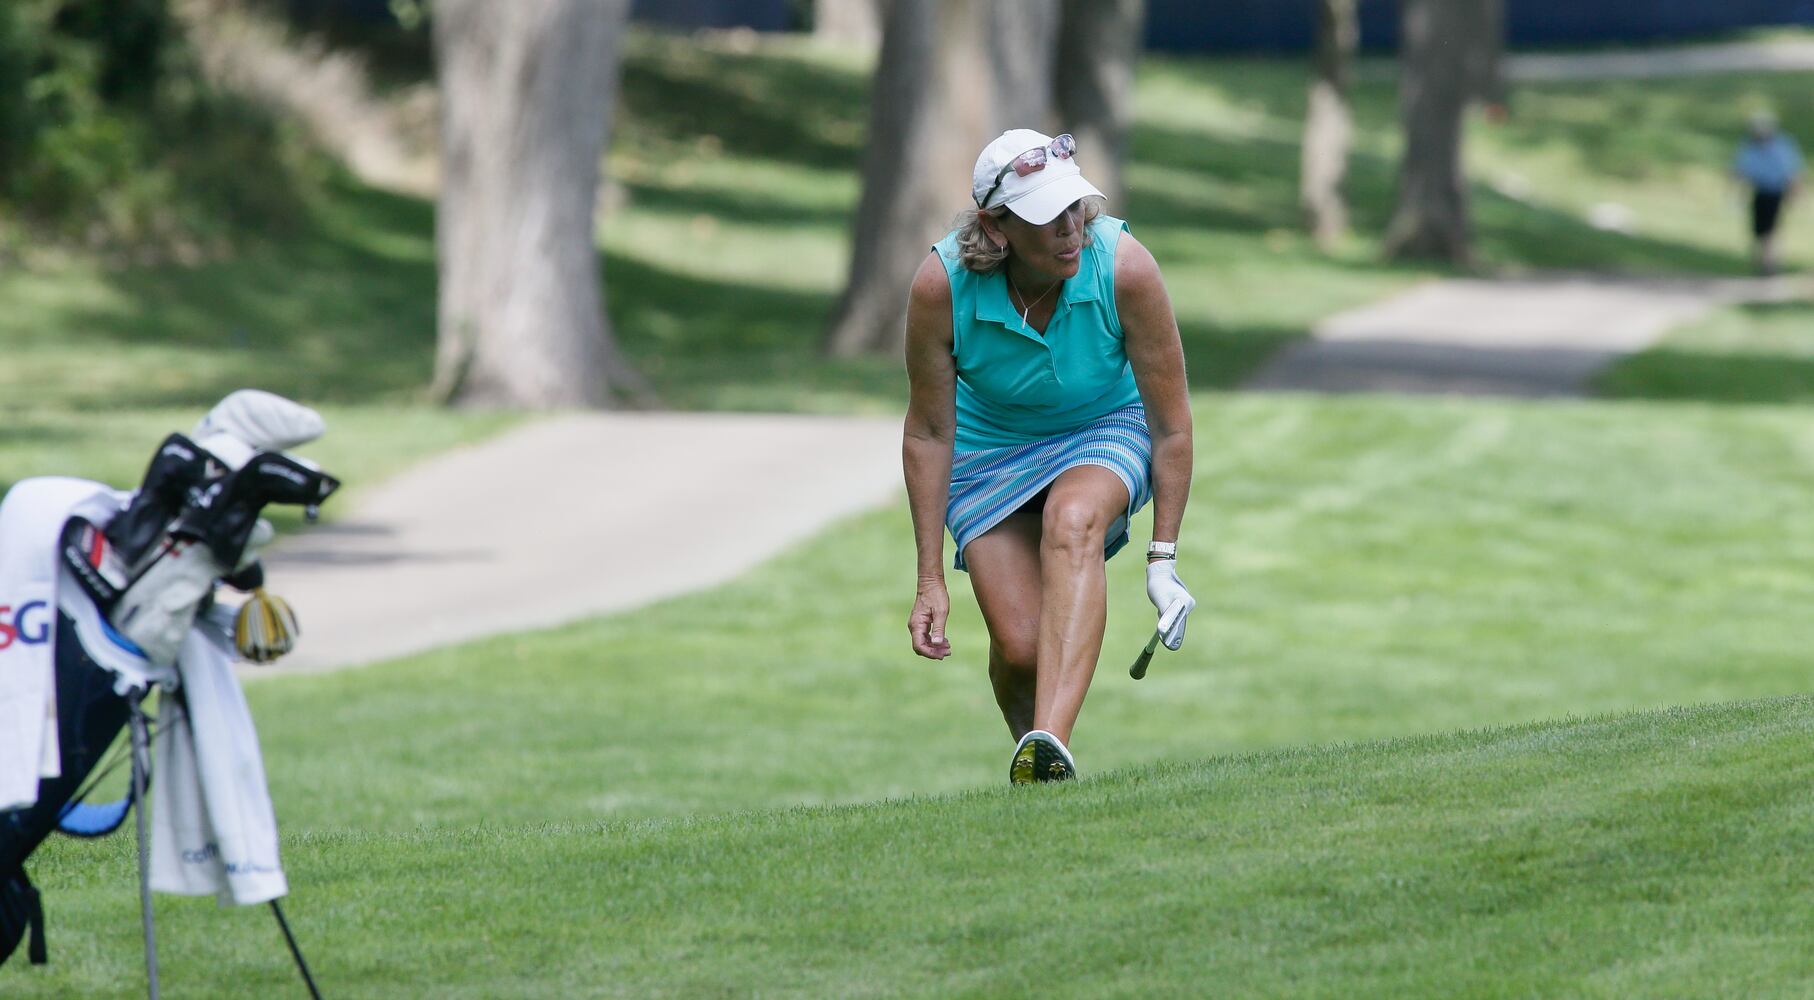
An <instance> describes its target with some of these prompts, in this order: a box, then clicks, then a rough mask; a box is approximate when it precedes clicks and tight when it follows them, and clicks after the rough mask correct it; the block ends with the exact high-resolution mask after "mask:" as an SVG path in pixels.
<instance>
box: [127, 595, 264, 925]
mask: <svg viewBox="0 0 1814 1000" xmlns="http://www.w3.org/2000/svg"><path fill="white" fill-rule="evenodd" d="M217 611H224V609H217ZM219 625H220V618H219V617H218V616H213V615H211V616H208V617H206V618H204V619H203V620H201V621H199V622H198V623H197V625H196V627H195V628H194V629H192V630H191V631H190V633H189V637H188V638H187V639H185V640H184V641H183V648H182V651H181V652H180V653H179V654H178V657H177V670H178V672H179V673H181V674H182V698H180V699H178V698H174V697H169V696H166V697H164V698H163V699H161V700H160V704H159V709H158V716H159V718H158V733H157V752H156V757H157V780H156V781H154V782H153V783H152V786H151V801H152V804H153V808H152V811H151V820H152V828H151V887H152V888H153V889H156V890H157V891H159V892H169V893H176V894H178V895H184V896H207V895H212V896H215V897H216V898H218V899H219V900H220V903H221V905H222V906H226V905H229V904H237V905H242V906H243V905H246V904H250V903H262V902H265V901H266V900H270V899H276V898H278V897H280V896H283V895H285V894H286V893H288V892H289V886H288V883H287V882H286V880H285V879H284V874H283V866H282V864H280V863H279V861H278V856H277V815H276V812H275V810H273V809H272V807H271V793H270V791H269V789H268V788H267V787H266V785H265V767H264V759H263V757H262V755H261V754H260V753H259V749H258V732H257V731H256V730H255V729H254V728H253V726H252V713H251V710H250V709H249V708H248V707H247V706H246V698H245V694H244V692H242V691H241V690H240V686H239V678H237V677H235V676H234V675H233V665H232V653H231V650H232V648H233V647H232V640H231V639H230V638H228V636H227V635H226V634H225V633H224V632H223V631H221V630H220V628H219ZM185 705H186V707H187V711H185V710H184V708H185Z"/></svg>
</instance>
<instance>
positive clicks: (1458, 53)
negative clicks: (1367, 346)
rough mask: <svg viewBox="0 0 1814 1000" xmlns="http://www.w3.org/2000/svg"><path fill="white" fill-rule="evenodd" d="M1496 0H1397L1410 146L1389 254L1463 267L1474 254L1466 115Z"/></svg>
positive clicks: (1403, 112) (1402, 112)
mask: <svg viewBox="0 0 1814 1000" xmlns="http://www.w3.org/2000/svg"><path fill="white" fill-rule="evenodd" d="M1488 2H1492V0H1400V4H1399V10H1400V22H1401V29H1400V43H1399V44H1400V49H1399V66H1400V68H1399V118H1400V121H1401V122H1402V123H1403V126H1404V133H1405V149H1404V156H1403V159H1402V160H1401V161H1400V162H1399V171H1398V204H1397V207H1396V208H1395V209H1394V211H1393V213H1392V221H1391V222H1390V223H1389V224H1388V225H1387V227H1386V241H1385V249H1386V254H1387V256H1389V257H1392V258H1420V259H1429V260H1441V261H1448V262H1450V263H1455V264H1466V263H1468V262H1469V261H1470V260H1471V259H1472V238H1473V236H1472V226H1471V223H1470V221H1469V218H1468V199H1467V189H1466V187H1465V183H1466V180H1465V178H1464V177H1463V175H1462V166H1461V132H1462V118H1463V115H1464V114H1465V112H1466V111H1467V107H1468V103H1469V101H1470V100H1471V99H1472V98H1474V97H1475V96H1477V95H1478V93H1479V88H1480V87H1481V85H1482V81H1483V79H1484V76H1483V75H1482V72H1481V70H1480V68H1479V67H1480V65H1481V59H1482V55H1481V54H1482V53H1483V52H1488V51H1493V50H1496V49H1497V47H1498V44H1499V43H1498V39H1497V38H1496V37H1491V36H1490V35H1489V25H1490V24H1492V23H1494V19H1492V18H1489V17H1488V16H1487V12H1486V9H1485V7H1484V6H1483V5H1484V4H1485V3H1488Z"/></svg>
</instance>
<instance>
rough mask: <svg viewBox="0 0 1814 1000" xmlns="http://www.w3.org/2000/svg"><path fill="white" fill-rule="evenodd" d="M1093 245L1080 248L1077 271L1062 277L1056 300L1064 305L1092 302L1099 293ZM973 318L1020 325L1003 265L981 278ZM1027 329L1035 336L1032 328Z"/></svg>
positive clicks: (1018, 311) (1097, 298) (1003, 324)
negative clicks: (1061, 284) (1062, 288)
mask: <svg viewBox="0 0 1814 1000" xmlns="http://www.w3.org/2000/svg"><path fill="white" fill-rule="evenodd" d="M1094 249H1095V248H1094V246H1093V245H1092V246H1086V247H1084V248H1083V253H1082V254H1080V255H1079V260H1078V267H1077V273H1076V274H1074V275H1072V276H1071V277H1070V278H1068V279H1066V280H1065V284H1064V292H1063V293H1062V294H1061V295H1060V296H1059V301H1060V302H1063V303H1064V304H1065V305H1076V304H1078V303H1080V302H1095V301H1098V300H1099V299H1100V298H1101V297H1102V293H1101V285H1102V283H1101V282H1100V281H1098V280H1097V275H1096V271H1097V260H1096V258H1097V255H1096V254H1095V253H1094V252H1093V251H1094ZM976 318H977V319H979V320H985V321H987V322H990V323H1000V324H1001V325H1002V326H1005V327H1007V328H1008V329H1010V330H1019V329H1020V327H1021V320H1020V310H1019V309H1016V308H1015V307H1014V302H1013V300H1011V299H1009V298H1008V273H1007V270H1006V269H1005V268H1004V269H1003V270H1000V271H997V272H995V273H994V274H991V275H987V276H986V278H985V280H984V281H983V282H982V288H981V289H980V290H979V293H978V294H977V296H976ZM1028 333H1030V334H1032V335H1033V336H1038V334H1037V333H1036V332H1034V331H1032V330H1029V331H1028Z"/></svg>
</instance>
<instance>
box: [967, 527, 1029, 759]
mask: <svg viewBox="0 0 1814 1000" xmlns="http://www.w3.org/2000/svg"><path fill="white" fill-rule="evenodd" d="M1039 502H1040V501H1039V498H1035V499H1034V500H1033V502H1031V503H1029V504H1028V505H1027V506H1026V507H1023V508H1021V509H1020V510H1018V511H1016V512H1014V513H1013V514H1010V515H1008V517H1007V518H1006V519H1004V520H1003V521H1002V522H1001V523H1000V524H998V525H996V526H995V527H993V528H990V529H989V530H988V531H986V532H984V533H983V534H982V535H980V536H978V537H977V538H976V539H975V540H974V541H972V542H971V543H970V544H969V546H967V547H966V548H965V549H964V560H965V562H966V563H968V565H969V567H970V584H971V586H972V587H973V588H974V589H975V591H976V603H977V605H978V606H979V607H980V608H981V609H982V612H983V622H984V623H985V624H986V625H987V626H988V628H989V683H990V684H991V685H992V686H993V687H994V688H995V703H996V704H997V705H1000V706H1001V714H1002V719H1003V720H1004V721H1006V722H1007V723H1008V732H1010V733H1012V734H1013V736H1014V739H1016V740H1019V739H1020V738H1021V737H1022V736H1025V735H1026V734H1027V731H1028V730H1030V729H1032V728H1033V707H1034V696H1035V691H1036V683H1035V678H1036V677H1037V676H1038V674H1039V669H1038V663H1039V659H1038V650H1039V602H1040V578H1039V526H1040V513H1039Z"/></svg>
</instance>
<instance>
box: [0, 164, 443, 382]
mask: <svg viewBox="0 0 1814 1000" xmlns="http://www.w3.org/2000/svg"><path fill="white" fill-rule="evenodd" d="M433 231H434V224H433V209H432V207H431V206H430V205H428V204H427V203H424V202H421V201H418V200H416V199H411V198H407V197H402V196H397V195H391V194H386V193H383V192H379V191H374V190H372V189H369V188H365V187H363V186H360V185H358V184H356V183H354V182H352V181H350V180H345V179H342V180H338V181H336V182H334V183H332V184H330V185H329V190H328V191H327V192H326V194H325V195H324V198H323V201H322V203H321V204H319V205H317V206H316V212H315V214H314V219H313V222H312V223H311V225H310V226H309V227H308V228H307V230H306V231H303V232H300V233H298V234H297V235H296V236H294V237H293V238H289V239H285V240H282V241H281V242H279V241H270V240H265V241H255V242H252V243H249V244H248V245H247V246H245V247H243V248H242V250H241V251H240V252H239V253H237V254H236V255H235V256H233V257H232V258H230V259H227V260H222V261H217V262H211V263H207V264H203V265H200V266H194V267H182V266H176V265H170V266H159V267H152V268H133V269H123V270H118V271H107V272H103V273H102V274H101V275H100V281H101V282H102V284H103V285H104V286H105V288H106V289H107V290H108V291H109V292H111V293H113V294H112V295H110V296H108V297H106V300H105V301H101V302H96V303H92V304H84V305H81V306H75V307H70V308H67V309H60V310H58V312H57V313H55V314H53V315H51V316H48V317H46V321H47V322H48V323H50V324H51V325H52V326H53V327H55V328H57V329H60V330H64V331H68V333H69V334H70V336H71V338H72V339H74V340H75V342H76V343H86V344H89V345H92V348H93V350H94V351H95V352H96V356H95V357H93V358H92V359H89V360H87V361H85V362H84V363H85V364H86V365H87V366H88V368H89V373H90V375H91V376H92V378H91V379H90V380H88V381H87V382H85V383H80V384H67V385H54V386H41V387H29V386H28V387H23V388H22V389H17V390H15V392H17V393H18V394H19V395H20V396H23V397H26V398H16V399H14V400H10V402H31V403H46V404H56V403H66V404H73V405H78V406H81V407H83V408H90V409H111V408H123V407H143V406H163V405H171V406H185V405H195V404H197V403H202V402H206V401H210V400H213V399H217V398H219V397H220V396H221V395H223V394H224V393H226V392H229V391H231V390H233V389H236V388H240V387H242V386H246V385H257V386H261V387H264V388H267V389H270V390H272V391H275V392H280V393H285V394H288V395H293V396H296V397H297V398H304V399H309V400H311V401H316V402H328V403H357V402H374V401H378V400H385V399H391V400H394V399H397V398H402V397H407V396H408V395H409V394H411V393H413V392H415V391H416V390H417V389H418V388H419V387H420V386H422V385H423V384H425V383H426V380H427V378H428V375H429V367H428V366H429V360H430V359H431V358H432V354H433V347H434V329H435V263H434V245H433ZM79 350H80V349H79V348H76V347H74V346H73V345H72V346H71V347H70V351H71V354H72V359H73V360H81V359H80V355H79ZM135 366H136V367H137V368H138V369H140V370H138V371H135V370H134V368H135Z"/></svg>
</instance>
